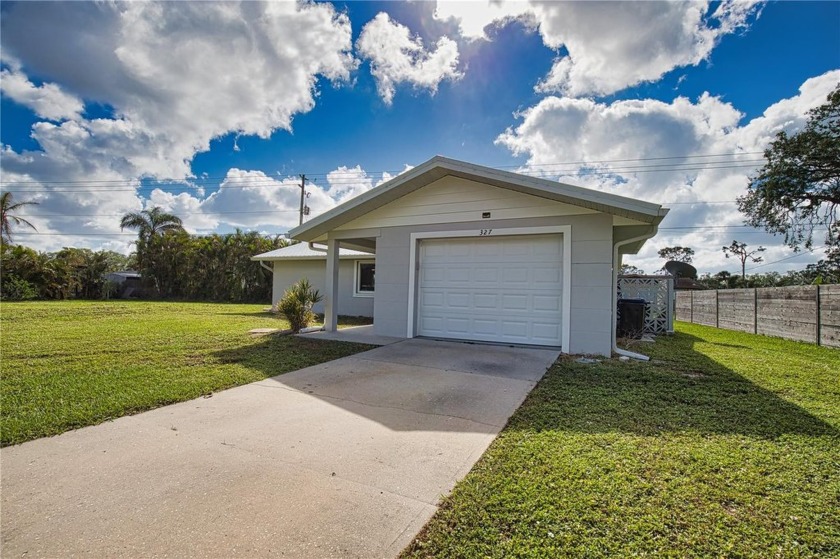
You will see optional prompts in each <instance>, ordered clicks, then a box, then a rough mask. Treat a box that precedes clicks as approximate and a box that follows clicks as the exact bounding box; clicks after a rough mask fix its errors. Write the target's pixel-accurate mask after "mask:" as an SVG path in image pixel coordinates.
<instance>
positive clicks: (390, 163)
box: [0, 2, 840, 272]
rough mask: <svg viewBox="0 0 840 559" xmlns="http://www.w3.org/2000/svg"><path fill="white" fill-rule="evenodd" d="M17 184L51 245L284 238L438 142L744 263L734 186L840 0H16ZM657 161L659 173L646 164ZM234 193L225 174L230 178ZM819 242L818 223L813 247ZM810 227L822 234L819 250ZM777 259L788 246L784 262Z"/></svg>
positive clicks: (12, 91)
mask: <svg viewBox="0 0 840 559" xmlns="http://www.w3.org/2000/svg"><path fill="white" fill-rule="evenodd" d="M0 10H2V50H0V60H1V63H2V72H3V74H2V76H0V86H2V103H1V104H0V109H1V112H0V117H2V126H0V141H2V144H3V151H2V154H0V169H2V179H0V182H2V189H3V190H11V191H13V192H15V196H16V197H17V198H20V199H35V200H38V201H39V202H40V205H39V206H37V207H34V208H31V209H27V214H28V215H27V217H28V219H30V220H31V221H32V222H33V223H35V224H36V225H37V227H38V233H37V234H30V233H28V232H24V231H21V232H20V235H19V236H18V237H17V239H18V240H19V241H21V242H23V243H25V244H27V245H29V246H33V247H35V248H39V249H41V250H56V249H58V248H60V247H62V246H71V245H72V246H89V247H92V248H99V247H105V248H113V249H115V250H120V251H127V250H130V249H131V247H130V244H129V243H130V242H131V240H132V236H131V234H126V232H121V231H120V230H119V227H118V221H119V216H120V215H121V214H122V213H125V212H127V211H136V210H138V209H142V208H144V207H150V206H153V205H160V206H163V207H165V208H166V209H168V210H170V211H173V212H175V213H177V214H179V215H181V216H182V218H183V219H184V221H185V223H186V225H187V227H188V228H189V229H190V230H192V231H195V232H198V233H208V232H212V231H219V232H225V231H230V230H232V229H234V228H236V227H240V228H244V229H256V230H259V231H263V232H266V233H276V232H283V231H285V230H287V229H288V227H289V226H290V225H293V224H295V223H296V221H297V215H296V213H295V212H296V200H297V195H298V194H297V193H298V191H297V189H296V187H295V186H294V183H295V182H296V181H297V176H298V175H299V174H300V173H305V174H306V175H307V176H308V177H310V178H311V179H312V180H313V182H312V183H311V184H310V186H309V190H310V192H311V196H310V199H309V205H310V206H311V207H312V212H313V214H317V213H320V212H322V211H326V210H327V209H329V208H330V207H333V206H334V205H335V204H337V203H340V202H342V201H344V200H346V199H348V198H350V197H352V196H354V195H357V194H359V193H361V192H363V191H365V190H367V189H369V188H372V187H373V186H375V185H376V184H378V183H380V182H382V181H383V180H386V179H387V178H389V177H391V176H393V175H395V174H397V173H399V172H401V171H403V170H404V169H406V168H407V166H408V167H410V166H413V165H417V164H419V163H421V162H423V161H425V160H426V159H428V158H430V157H432V156H433V155H435V154H442V155H446V156H448V157H453V158H456V159H463V160H467V161H471V162H475V163H479V164H483V165H488V166H492V167H502V168H505V169H509V170H519V171H521V172H525V173H530V174H537V175H540V176H545V177H549V178H552V179H556V180H562V181H565V182H569V183H573V184H579V185H582V186H587V187H590V188H596V189H600V190H604V191H608V192H615V193H618V194H623V195H627V196H635V197H638V198H642V199H645V200H650V201H654V202H658V203H663V204H665V205H666V206H669V207H671V208H672V212H671V215H670V216H669V217H668V218H667V219H666V221H665V222H664V223H663V227H662V231H661V232H660V234H659V235H658V236H657V238H656V239H655V240H654V241H652V242H650V243H648V245H647V246H646V248H645V249H644V250H643V252H642V253H641V254H640V255H638V256H637V257H635V258H632V259H631V260H630V262H631V263H634V264H636V265H638V266H640V267H642V268H643V269H646V270H648V271H653V270H655V269H657V268H658V266H659V265H660V264H661V263H660V262H659V259H658V258H657V257H656V250H657V249H658V248H661V247H662V246H667V245H673V244H682V245H686V246H691V247H693V248H694V249H695V250H696V251H697V253H698V254H697V258H696V264H697V267H698V268H699V269H700V270H701V271H709V272H716V271H718V270H721V269H729V270H731V271H734V270H735V268H736V267H737V266H736V265H735V263H734V262H733V261H731V260H730V261H727V260H726V259H725V258H724V256H723V253H722V252H721V250H720V247H721V246H722V245H728V244H729V242H730V241H731V240H732V239H733V238H737V239H739V240H742V241H745V242H747V243H749V244H751V245H758V244H762V245H764V246H766V247H768V250H767V252H766V253H765V262H766V263H768V264H767V265H765V266H762V267H760V268H757V269H756V270H755V271H767V270H773V269H776V270H780V271H783V270H786V269H790V268H797V267H801V266H803V265H804V264H805V263H808V262H811V261H814V260H816V259H817V258H818V257H819V254H817V255H807V254H805V255H801V256H796V257H794V258H789V257H790V256H792V254H793V253H792V252H791V251H790V250H789V249H787V248H785V247H784V246H783V244H782V241H781V239H779V238H775V237H772V236H769V235H767V234H765V233H763V232H760V231H756V230H753V229H750V228H746V227H743V218H742V216H740V215H739V214H738V212H737V210H736V208H735V204H734V202H733V201H734V199H735V197H736V196H738V195H739V194H741V193H742V192H743V190H744V187H745V185H746V180H747V179H746V177H748V175H749V173H750V172H751V171H752V170H754V169H755V168H756V166H757V165H760V157H761V155H760V152H761V151H762V150H763V149H764V147H766V145H767V143H768V142H769V141H770V140H771V139H772V137H773V136H774V135H775V134H776V133H777V132H778V131H780V130H789V131H793V130H795V129H797V128H798V127H799V126H801V125H802V123H804V115H805V114H806V112H807V110H808V109H810V108H811V107H813V106H815V105H817V104H820V103H821V102H822V101H824V99H825V96H826V95H827V94H828V92H829V91H830V90H831V89H833V88H834V87H835V86H836V85H837V83H838V81H840V71H838V68H840V33H838V32H837V29H838V28H840V3H837V2H771V3H753V2H734V3H728V2H724V3H711V4H706V3H702V2H701V3H693V4H689V3H684V2H680V3H670V4H669V3H657V2H643V3H630V2H627V3H597V2H585V3H583V2H582V3H552V4H536V5H531V4H529V3H527V2H517V3H505V2H502V3H495V4H494V5H493V6H487V5H484V4H482V3H479V2H470V3H464V2H461V3H459V2H455V3H446V2H440V3H436V2H411V3H400V2H382V3H377V2H337V3H334V4H329V3H319V4H298V5H295V4H292V3H279V2H278V3H271V4H259V3H256V2H246V3H244V4H221V3H174V2H173V3H163V4H150V3H148V4H141V3H130V4H110V5H103V4H95V3H85V2H70V3H54V2H47V3H10V2H4V3H3V4H2V5H0ZM652 165H656V166H652ZM220 186H221V188H220ZM819 240H820V239H818V241H819ZM819 244H820V243H819V242H815V245H819ZM777 261H779V262H777Z"/></svg>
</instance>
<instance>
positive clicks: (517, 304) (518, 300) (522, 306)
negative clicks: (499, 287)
mask: <svg viewBox="0 0 840 559" xmlns="http://www.w3.org/2000/svg"><path fill="white" fill-rule="evenodd" d="M502 310H504V311H524V312H528V311H529V310H531V297H530V296H528V295H502Z"/></svg>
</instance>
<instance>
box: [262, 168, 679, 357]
mask: <svg viewBox="0 0 840 559" xmlns="http://www.w3.org/2000/svg"><path fill="white" fill-rule="evenodd" d="M667 213H668V210H667V209H666V208H663V207H662V206H660V205H658V204H652V203H649V202H643V201H640V200H634V199H631V198H625V197H622V196H616V195H612V194H607V193H604V192H599V191H594V190H590V189H586V188H581V187H577V186H572V185H568V184H563V183H559V182H554V181H549V180H544V179H539V178H534V177H529V176H525V175H520V174H517V173H512V172H507V171H499V170H496V169H492V168H488V167H482V166H479V165H474V164H471V163H466V162H462V161H456V160H453V159H448V158H444V157H440V156H437V157H434V158H432V159H430V160H429V161H427V162H425V163H423V164H422V165H419V166H418V167H415V168H413V169H411V170H410V171H407V172H405V173H403V174H401V175H399V176H397V177H396V178H394V179H392V180H390V181H388V182H386V183H384V184H382V185H380V186H378V187H376V188H373V189H371V190H369V191H368V192H365V193H364V194H362V195H360V196H357V197H356V198H354V199H352V200H349V201H347V202H345V203H343V204H341V205H339V206H337V207H336V208H333V209H332V210H330V211H328V212H326V213H324V214H321V215H320V216H318V217H316V218H314V219H312V220H310V221H309V222H307V223H304V224H303V225H300V226H298V227H295V228H294V229H292V230H291V231H290V232H289V235H290V237H292V238H294V239H297V240H299V241H302V242H304V243H308V246H309V248H310V249H312V250H314V251H317V250H318V248H319V245H320V247H321V248H323V247H326V251H327V252H326V253H325V259H324V271H325V277H324V282H323V286H324V288H323V293H324V313H325V319H324V322H325V324H324V328H325V329H326V330H335V329H336V324H337V316H338V314H353V310H352V308H347V307H346V306H343V305H342V303H343V302H344V304H345V305H347V303H346V302H347V301H348V300H350V298H349V297H348V295H349V294H348V293H346V291H345V290H349V287H348V286H349V285H352V286H353V288H354V289H356V286H357V283H358V282H357V281H356V280H357V278H356V276H355V275H354V276H353V277H354V281H353V283H350V282H349V277H350V274H351V273H353V274H358V273H359V272H358V271H357V268H356V267H354V266H353V265H348V264H344V262H345V261H346V260H352V258H348V257H347V256H346V255H347V254H349V253H344V255H342V252H341V249H349V250H353V251H358V252H361V253H365V254H367V255H369V256H368V257H367V258H369V259H372V264H373V273H375V278H376V281H375V287H374V290H375V291H374V297H373V300H372V302H373V321H374V331H375V333H376V334H383V335H389V336H399V337H406V338H412V337H415V336H425V337H431V338H442V339H454V340H472V341H480V342H498V343H514V344H526V345H538V346H551V347H560V348H561V350H562V351H563V352H566V353H591V354H601V355H610V353H611V351H612V349H613V348H614V347H615V327H614V326H615V309H616V301H615V298H616V289H615V286H616V278H617V274H616V272H617V270H618V269H619V268H620V266H621V258H622V255H623V254H634V253H636V252H638V251H639V249H641V247H642V246H643V245H644V243H645V241H646V240H647V239H649V238H651V237H653V236H654V235H655V234H656V231H657V227H658V225H659V223H660V222H661V221H662V219H663V218H664V217H665V215H666V214H667ZM356 256H358V255H356ZM354 257H355V256H354ZM319 259H320V257H319ZM360 261H361V260H360ZM368 262H370V260H368ZM295 266H301V264H295ZM276 269H277V264H276V263H275V270H276ZM284 273H285V272H284ZM289 273H290V274H291V276H292V277H295V273H294V272H291V271H290V272H289ZM313 273H314V269H313ZM310 279H311V278H310ZM282 281H286V280H285V279H284V280H282ZM281 283H282V282H281ZM275 296H276V293H275Z"/></svg>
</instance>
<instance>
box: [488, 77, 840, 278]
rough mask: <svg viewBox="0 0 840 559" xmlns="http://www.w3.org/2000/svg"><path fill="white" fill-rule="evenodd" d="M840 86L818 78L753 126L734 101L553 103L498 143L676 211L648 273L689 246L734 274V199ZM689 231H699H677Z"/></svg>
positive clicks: (776, 247)
mask: <svg viewBox="0 0 840 559" xmlns="http://www.w3.org/2000/svg"><path fill="white" fill-rule="evenodd" d="M838 82H840V71H832V72H828V73H826V74H823V75H821V76H818V77H815V78H811V79H809V80H807V81H806V82H805V83H803V85H802V86H801V87H800V90H799V94H798V95H796V96H794V97H791V98H789V99H784V100H781V101H779V102H777V103H775V104H773V105H772V106H770V107H768V108H767V110H765V111H764V113H763V114H762V115H761V116H759V117H756V118H754V119H752V120H750V121H749V122H747V123H741V120H742V115H741V113H739V111H738V110H737V109H736V108H735V107H733V106H732V105H731V104H730V103H727V102H724V101H723V100H721V99H720V98H717V97H714V96H711V95H708V94H703V95H702V96H700V98H698V99H697V100H694V101H692V100H689V99H686V98H683V97H678V98H677V99H675V100H674V101H672V102H671V103H664V102H662V101H657V100H653V99H643V100H623V101H615V102H612V103H597V102H595V101H592V100H588V99H571V98H559V97H553V96H552V97H547V98H545V99H543V100H541V101H540V102H539V103H538V104H537V105H535V106H533V107H531V108H530V109H528V110H526V111H523V112H522V113H521V114H520V115H519V118H521V122H520V123H519V124H518V125H517V126H515V127H512V128H509V129H508V130H506V131H505V132H504V133H503V134H501V135H500V136H499V137H498V138H497V140H496V142H497V144H499V145H502V146H505V147H507V148H508V149H509V150H511V152H513V153H514V154H516V155H522V156H526V157H527V164H526V166H525V168H524V169H523V170H524V171H526V172H529V173H532V174H538V175H541V176H546V177H549V178H553V179H557V180H561V181H566V182H570V183H572V184H581V185H583V186H588V187H591V188H596V189H599V190H603V191H608V192H612V193H616V194H621V195H625V196H632V197H638V198H641V199H645V200H649V201H651V202H656V203H663V204H664V205H666V206H670V207H671V213H670V214H669V216H668V217H667V218H666V221H665V222H664V223H663V230H662V231H661V232H660V234H659V235H658V236H657V237H656V239H655V241H654V242H651V243H648V245H647V247H646V249H645V252H644V253H643V254H642V255H641V258H640V259H639V260H637V261H636V260H634V262H638V263H640V264H641V265H640V267H641V268H643V269H646V270H648V271H652V270H655V269H657V268H658V267H659V265H660V264H661V263H660V262H659V260H658V258H657V257H656V249H658V248H661V247H662V246H667V245H672V244H682V245H688V246H692V247H694V248H695V250H697V251H698V256H697V258H696V261H697V263H698V265H699V267H701V268H704V269H713V268H714V269H715V270H719V269H720V268H721V267H726V266H727V265H730V267H731V261H730V262H727V261H726V260H725V258H724V257H723V254H722V253H721V251H720V247H721V246H722V245H724V244H729V242H730V241H731V240H732V238H733V237H737V236H738V233H737V232H736V231H739V230H738V229H729V230H722V229H720V226H726V225H735V226H740V225H742V224H743V216H742V215H741V214H740V213H739V212H738V210H737V207H736V205H735V203H734V200H735V198H736V197H737V196H738V195H740V194H742V193H743V192H744V191H745V188H746V185H747V182H748V180H747V177H748V176H749V174H750V173H751V172H752V171H753V170H755V169H756V168H758V167H759V166H761V164H762V162H763V159H762V154H761V152H762V151H763V150H764V149H765V148H766V147H767V145H768V143H769V142H770V141H771V140H772V139H773V137H774V136H775V135H776V134H777V133H778V132H779V131H781V130H786V131H789V132H790V131H794V130H796V129H798V128H800V127H801V126H802V125H804V123H805V120H806V114H807V111H808V110H809V109H810V108H812V107H815V106H817V105H820V104H822V103H824V102H825V99H826V96H827V95H828V93H829V92H830V91H832V90H833V89H834V87H836V85H837V83H838ZM561 163H562V164H561ZM682 226H692V227H699V229H695V230H682V229H668V228H670V227H682ZM745 240H746V241H747V242H749V243H750V244H758V243H765V244H766V245H768V246H770V245H772V247H771V249H770V250H769V251H768V253H767V254H766V256H765V260H767V261H771V260H774V259H778V258H780V257H781V256H783V255H784V254H787V253H788V252H787V250H786V249H785V248H784V247H783V245H782V242H781V239H779V238H774V237H771V236H769V235H765V234H761V235H754V234H753V232H750V233H749V238H745ZM637 265H638V264H637ZM794 265H795V264H794Z"/></svg>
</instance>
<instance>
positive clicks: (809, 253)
mask: <svg viewBox="0 0 840 559" xmlns="http://www.w3.org/2000/svg"><path fill="white" fill-rule="evenodd" d="M824 248H825V245H823V246H819V247H817V248H812V249H811V251H810V252H800V253H797V254H792V255H790V256H786V257H785V258H780V259H779V260H774V261H772V262H764V263H762V264H759V265H758V266H752V267H751V268H747V269H746V270H744V271H745V272H751V271H752V270H755V269H756V268H763V267H764V266H770V265H771V264H778V263H779V262H784V261H785V260H791V259H793V258H799V257H800V256H814V252H815V251H817V250H822V249H824Z"/></svg>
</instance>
